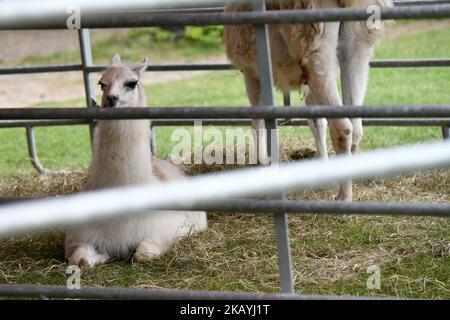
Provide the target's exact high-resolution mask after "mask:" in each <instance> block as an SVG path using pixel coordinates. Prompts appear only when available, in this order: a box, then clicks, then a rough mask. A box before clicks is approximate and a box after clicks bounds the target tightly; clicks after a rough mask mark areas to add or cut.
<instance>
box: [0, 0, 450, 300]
mask: <svg viewBox="0 0 450 320" xmlns="http://www.w3.org/2000/svg"><path fill="white" fill-rule="evenodd" d="M43 2H44V4H45V3H46V1H43ZM62 2H64V1H62ZM213 2H214V3H213ZM219 2H220V4H223V3H225V2H227V1H204V2H203V5H205V3H207V5H208V7H209V8H208V9H205V10H202V9H195V12H192V10H191V9H189V10H185V7H180V6H179V5H180V1H166V2H165V5H164V6H161V3H160V2H158V1H147V2H146V4H145V5H144V7H140V9H145V10H144V11H142V10H140V11H138V12H137V11H133V12H129V11H128V12H126V14H124V13H123V9H124V8H123V6H121V2H120V1H110V2H109V3H108V9H109V10H110V11H112V13H110V14H108V15H101V14H100V13H101V10H102V9H104V7H102V6H101V5H100V7H97V8H92V7H90V5H92V4H91V3H90V2H89V1H80V4H84V5H86V6H87V7H86V8H87V9H90V10H91V11H87V14H86V15H84V17H83V19H82V29H81V30H80V31H79V39H80V50H81V57H82V61H81V63H80V64H72V65H51V66H34V67H15V68H2V69H0V75H1V74H3V75H6V74H23V73H40V72H65V71H82V72H83V75H84V83H85V92H86V104H87V105H88V107H89V108H87V109H80V108H75V109H0V119H2V120H0V128H2V127H3V128H5V127H25V128H26V134H27V141H28V149H29V154H30V158H31V159H32V163H33V165H34V166H35V167H36V168H37V169H38V170H39V171H40V172H41V173H45V172H47V170H46V169H45V168H43V166H42V165H41V164H40V162H39V159H38V157H37V152H36V146H35V138H34V133H33V127H37V126H51V125H75V124H89V125H91V127H92V124H93V121H94V120H95V119H142V118H147V119H153V120H154V121H152V122H153V125H155V126H156V125H186V124H191V123H192V122H193V121H194V119H207V122H208V123H210V124H220V125H247V124H249V119H255V118H264V119H265V123H266V128H267V129H277V128H278V126H279V125H280V124H282V125H305V123H306V121H305V120H292V121H288V122H283V123H280V119H285V118H293V117H299V118H318V117H328V118H330V117H331V118H333V117H334V118H339V117H363V118H365V120H364V122H365V124H366V125H408V126H413V125H426V126H439V127H442V128H443V135H444V137H445V138H448V131H449V129H448V128H449V125H450V107H449V106H391V107H386V106H385V107H377V106H373V107H364V108H361V107H343V108H335V107H320V108H314V107H305V108H287V107H285V108H283V107H278V108H274V99H273V81H272V70H271V63H270V47H269V43H268V29H267V24H269V23H284V22H291V23H293V22H296V23H297V22H298V23H303V22H312V21H356V20H366V19H367V18H368V16H369V14H368V13H367V11H366V10H365V9H338V10H335V9H322V10H308V11H302V12H292V11H290V12H284V11H280V12H272V11H265V4H264V2H263V1H259V0H258V1H252V5H253V11H252V12H243V13H238V14H237V13H233V14H230V13H225V12H222V10H220V8H216V7H214V8H210V5H213V4H217V3H219ZM8 3H10V4H11V3H12V1H4V2H3V3H0V9H1V6H2V5H5V4H8ZM22 3H25V4H26V3H30V1H23V2H22ZM183 3H184V4H186V2H183ZM448 3H449V1H436V4H430V2H428V1H397V2H396V5H397V6H396V7H394V8H386V9H382V10H381V16H382V19H426V18H442V17H450V5H449V4H448ZM127 4H129V5H130V6H131V8H133V9H136V8H135V7H133V5H136V3H135V2H134V1H131V2H127ZM189 4H190V5H193V6H194V5H195V4H196V2H194V3H192V2H189ZM15 5H16V6H17V5H18V6H19V7H21V8H25V7H24V5H23V6H21V5H20V3H19V2H16V4H15ZM122 5H123V4H122ZM158 5H159V6H158ZM141 6H142V3H141ZM197 7H198V6H197ZM177 8H178V9H180V8H181V9H183V10H182V12H183V13H182V14H180V12H178V11H177V12H175V13H174V12H173V10H174V9H177ZM3 9H4V8H3ZM95 9H96V10H97V11H96V10H95ZM155 9H171V10H169V11H158V12H156V13H155V11H154V10H155ZM98 10H100V11H98ZM115 10H116V11H115ZM146 10H147V11H146ZM149 10H150V11H149ZM41 11H42V12H40V14H39V15H37V16H38V18H36V16H34V18H33V19H28V20H27V19H18V18H24V16H26V14H27V11H26V10H22V11H19V12H17V13H16V14H15V15H14V12H13V13H11V11H5V10H3V11H2V10H0V29H4V30H17V29H40V28H47V29H51V28H57V29H61V28H65V19H66V17H67V14H65V12H59V11H57V10H56V11H55V10H54V8H53V7H52V6H50V7H46V6H45V5H43V8H42V10H41ZM185 11H186V12H185ZM5 12H6V13H5ZM90 12H91V13H92V14H90ZM2 15H3V16H2ZM242 23H252V24H254V25H255V28H256V42H257V49H258V50H257V59H258V65H259V68H260V77H261V78H260V82H261V84H262V90H261V91H262V93H263V94H262V104H263V105H264V106H265V107H260V108H220V107H215V108H170V109H167V108H151V109H133V108H130V109H112V110H105V109H99V108H94V102H93V101H94V100H93V98H94V89H93V82H92V79H91V77H92V73H93V72H98V71H101V70H103V69H104V68H105V66H99V65H94V64H93V59H92V53H91V44H90V39H89V30H88V28H109V27H145V26H154V25H209V24H242ZM371 66H372V67H374V68H402V67H448V66H450V59H432V60H395V61H373V62H372V63H371ZM231 68H232V67H231V66H230V65H228V64H214V65H210V64H208V65H186V64H184V65H159V66H150V67H149V68H148V71H179V70H192V71H197V70H228V69H231ZM272 138H274V139H272ZM268 142H269V143H268V146H269V148H270V150H269V151H270V153H271V156H272V167H270V168H265V169H258V170H255V169H253V170H249V171H248V172H239V173H238V175H236V174H235V173H227V174H223V175H222V176H220V181H221V183H220V184H215V185H218V186H217V187H216V188H211V185H213V183H212V182H213V181H217V179H219V177H218V176H213V177H210V176H207V177H202V178H195V179H191V180H189V181H188V182H175V183H168V184H166V185H163V186H157V187H155V186H151V185H150V186H142V187H130V188H125V189H122V190H112V191H98V192H93V193H90V194H83V195H76V196H72V197H68V198H63V199H56V200H55V199H52V200H34V201H25V202H18V203H16V202H12V203H10V202H8V203H6V204H4V205H3V206H1V207H0V236H1V235H7V234H10V233H12V232H13V233H15V232H23V231H25V230H34V229H36V230H40V229H42V228H48V227H50V226H61V225H73V224H79V223H82V222H83V221H88V220H89V219H92V218H98V217H110V216H112V215H127V214H130V213H134V214H135V213H136V212H140V211H142V209H144V208H145V209H199V210H200V209H205V210H206V209H209V210H211V209H217V210H221V211H224V212H229V211H232V212H266V213H269V212H270V213H274V215H275V229H276V241H277V250H278V263H279V273H280V284H281V291H282V293H283V295H280V296H276V297H280V298H305V299H308V298H311V297H307V296H300V295H295V294H294V285H293V277H292V264H291V255H290V246H289V236H288V227H287V219H286V218H287V216H286V213H287V212H289V213H336V214H341V213H344V212H345V213H360V214H380V215H381V214H400V215H431V216H441V217H448V216H450V205H448V204H426V203H422V204H394V203H391V204H386V203H352V204H346V203H334V202H333V203H331V202H302V201H286V200H283V193H282V192H284V191H287V190H290V189H292V188H302V187H310V186H319V185H326V184H329V183H332V182H333V181H342V180H344V179H348V178H365V177H376V176H384V175H387V174H392V173H398V172H403V171H405V170H416V169H425V168H434V167H445V166H448V165H449V164H450V151H449V150H450V148H449V147H450V145H449V143H450V141H446V142H441V143H437V144H432V145H424V146H420V147H417V148H413V147H410V148H400V149H393V150H387V151H379V152H372V153H367V154H361V155H357V156H355V157H352V158H350V159H347V158H343V159H341V158H339V157H337V158H336V159H333V160H330V161H328V162H324V161H321V160H317V161H312V162H308V163H300V164H293V165H287V166H284V165H280V164H279V143H278V137H276V136H275V137H273V136H271V135H268ZM418 150H420V152H418ZM387 154H388V155H389V161H387V162H385V163H384V164H382V165H380V159H384V158H385V157H386V155H387ZM405 157H407V159H408V162H407V163H405V161H404V159H405ZM374 163H377V164H378V165H377V166H374V165H373V164H374ZM337 167H338V168H340V170H336V168H337ZM336 173H337V174H336ZM237 177H239V181H240V183H239V188H236V185H235V181H236V179H237ZM193 185H195V186H197V187H195V188H193V187H192V186H193ZM187 186H189V187H188V189H189V190H190V192H188V193H186V192H181V193H180V192H179V191H180V190H185V189H186V187H187ZM205 186H208V187H205ZM155 188H156V189H157V192H156V193H155V192H153V193H152V192H149V191H150V190H156V189H155ZM183 188H184V189H183ZM205 190H206V191H205ZM124 191H126V192H125V193H126V197H127V201H126V203H125V204H123V203H122V205H120V206H119V203H118V202H117V201H119V200H122V201H123V199H124V197H123V194H124ZM119 194H121V196H119ZM151 194H158V198H157V199H156V198H154V197H149V196H148V195H151ZM180 194H183V197H180V196H179V195H180ZM255 194H258V195H260V194H266V195H270V196H271V200H254V199H240V200H236V199H234V198H233V197H237V196H253V195H255ZM144 195H145V196H144ZM175 195H176V197H175ZM102 197H103V198H102ZM94 199H95V201H93V200H94ZM99 199H103V200H104V201H99ZM212 199H214V201H213V200H212ZM230 199H231V200H230ZM75 203H76V205H74V204H75ZM103 203H109V204H114V203H116V204H117V206H114V205H109V206H108V208H105V207H104V206H100V205H99V204H103ZM168 203H170V205H168ZM61 208H65V209H66V210H64V212H66V214H65V215H64V216H62V215H61V214H60V212H61ZM36 212H40V214H36ZM31 213H33V214H31ZM83 290H84V291H83ZM83 290H82V291H80V292H78V293H73V292H70V291H69V290H68V289H65V288H62V287H39V286H5V285H0V295H13V296H39V295H44V296H49V297H54V296H58V297H91V298H94V297H95V298H126V297H134V298H136V297H143V298H183V297H184V298H215V299H217V298H233V299H234V298H236V299H239V298H243V299H245V298H252V299H253V298H258V297H260V298H264V297H266V298H267V297H270V298H272V296H264V295H261V296H259V295H252V294H246V293H202V292H198V293H192V292H186V291H184V292H183V291H170V294H167V292H165V291H161V290H146V291H145V293H143V292H142V290H140V291H138V290H136V291H133V289H112V290H109V289H104V290H102V289H96V290H94V289H89V288H87V289H83ZM94 291H95V292H94ZM324 298H327V297H324Z"/></svg>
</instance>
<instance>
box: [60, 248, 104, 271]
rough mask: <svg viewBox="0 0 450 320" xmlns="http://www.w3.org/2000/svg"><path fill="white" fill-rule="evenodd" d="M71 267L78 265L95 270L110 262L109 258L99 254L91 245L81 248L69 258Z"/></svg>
mask: <svg viewBox="0 0 450 320" xmlns="http://www.w3.org/2000/svg"><path fill="white" fill-rule="evenodd" d="M68 260H69V264H70V265H77V266H79V267H84V268H93V267H95V266H97V265H99V264H103V263H105V262H107V261H108V260H109V257H108V256H106V255H103V254H99V253H98V252H97V251H95V249H94V248H93V247H92V246H90V245H83V246H79V247H78V248H76V249H75V251H74V252H73V254H72V255H71V256H70V257H69V259H68Z"/></svg>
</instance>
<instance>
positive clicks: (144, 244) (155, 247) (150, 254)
mask: <svg viewBox="0 0 450 320" xmlns="http://www.w3.org/2000/svg"><path fill="white" fill-rule="evenodd" d="M162 253H163V250H162V247H161V245H160V244H157V243H156V242H154V241H151V240H143V241H141V243H139V245H138V247H137V249H136V253H135V255H134V256H135V257H136V260H137V261H138V262H145V261H150V260H153V259H155V258H157V257H158V256H160V255H161V254H162Z"/></svg>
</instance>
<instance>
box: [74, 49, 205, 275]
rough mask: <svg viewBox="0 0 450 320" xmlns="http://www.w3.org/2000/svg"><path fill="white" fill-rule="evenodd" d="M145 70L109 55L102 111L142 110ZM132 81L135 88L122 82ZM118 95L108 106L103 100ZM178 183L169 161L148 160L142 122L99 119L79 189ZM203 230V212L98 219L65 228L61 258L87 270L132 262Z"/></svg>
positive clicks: (103, 80)
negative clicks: (121, 261)
mask: <svg viewBox="0 0 450 320" xmlns="http://www.w3.org/2000/svg"><path fill="white" fill-rule="evenodd" d="M146 66H147V61H146V60H145V61H143V62H142V63H140V64H138V65H137V66H132V67H128V66H125V65H123V64H122V63H121V61H120V57H118V56H115V57H114V58H113V60H112V65H111V66H110V67H109V68H108V69H107V70H106V71H105V72H104V74H103V76H102V78H101V80H100V83H102V85H103V86H104V94H103V98H102V107H108V106H109V107H146V106H147V100H146V96H145V92H144V88H143V86H142V84H141V83H140V82H138V81H139V80H140V78H141V76H142V74H143V72H144V70H145V68H146ZM130 81H131V82H133V81H137V82H138V85H137V86H136V88H135V89H129V88H127V87H126V86H125V84H127V83H129V82H130ZM111 96H115V97H118V99H117V101H116V104H115V105H114V106H113V105H111V104H110V103H109V101H108V97H111ZM170 179H183V174H182V173H181V172H180V171H179V169H178V168H177V167H175V166H174V165H172V164H171V163H169V162H167V161H164V160H161V159H157V158H155V157H152V155H151V151H150V125H149V121H147V120H114V121H99V122H98V125H97V127H96V129H95V139H94V152H93V159H92V162H91V166H90V169H89V178H88V180H87V182H86V184H85V186H84V188H83V189H84V190H96V189H104V188H111V187H119V186H124V185H133V184H140V183H160V182H161V181H163V180H170ZM206 228H207V221H206V213H205V212H187V211H154V212H151V213H150V212H149V213H148V214H147V215H143V216H133V217H127V218H121V219H120V220H111V221H102V222H98V223H93V224H90V225H86V226H83V227H79V228H74V229H71V230H67V233H66V248H65V249H66V257H67V259H68V260H69V263H70V264H76V265H80V266H88V267H93V266H95V265H98V264H102V263H105V262H107V261H109V260H111V259H113V258H126V257H128V256H129V255H130V254H132V253H134V252H135V256H136V258H137V259H138V260H150V259H152V258H154V257H156V256H159V255H160V254H162V253H164V252H165V251H166V250H167V249H168V248H169V247H170V245H171V244H172V243H173V242H174V241H176V240H177V239H179V238H181V237H184V236H188V235H190V234H192V233H194V232H197V231H201V230H204V229H206Z"/></svg>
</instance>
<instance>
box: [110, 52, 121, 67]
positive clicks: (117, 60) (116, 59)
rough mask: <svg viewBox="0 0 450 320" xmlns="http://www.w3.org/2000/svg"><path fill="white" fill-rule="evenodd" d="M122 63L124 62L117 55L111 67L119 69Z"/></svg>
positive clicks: (112, 60) (113, 58)
mask: <svg viewBox="0 0 450 320" xmlns="http://www.w3.org/2000/svg"><path fill="white" fill-rule="evenodd" d="M121 63H122V60H121V59H120V56H119V55H118V54H116V55H115V56H114V57H112V59H111V65H112V66H113V67H118V66H120V64H121Z"/></svg>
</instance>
